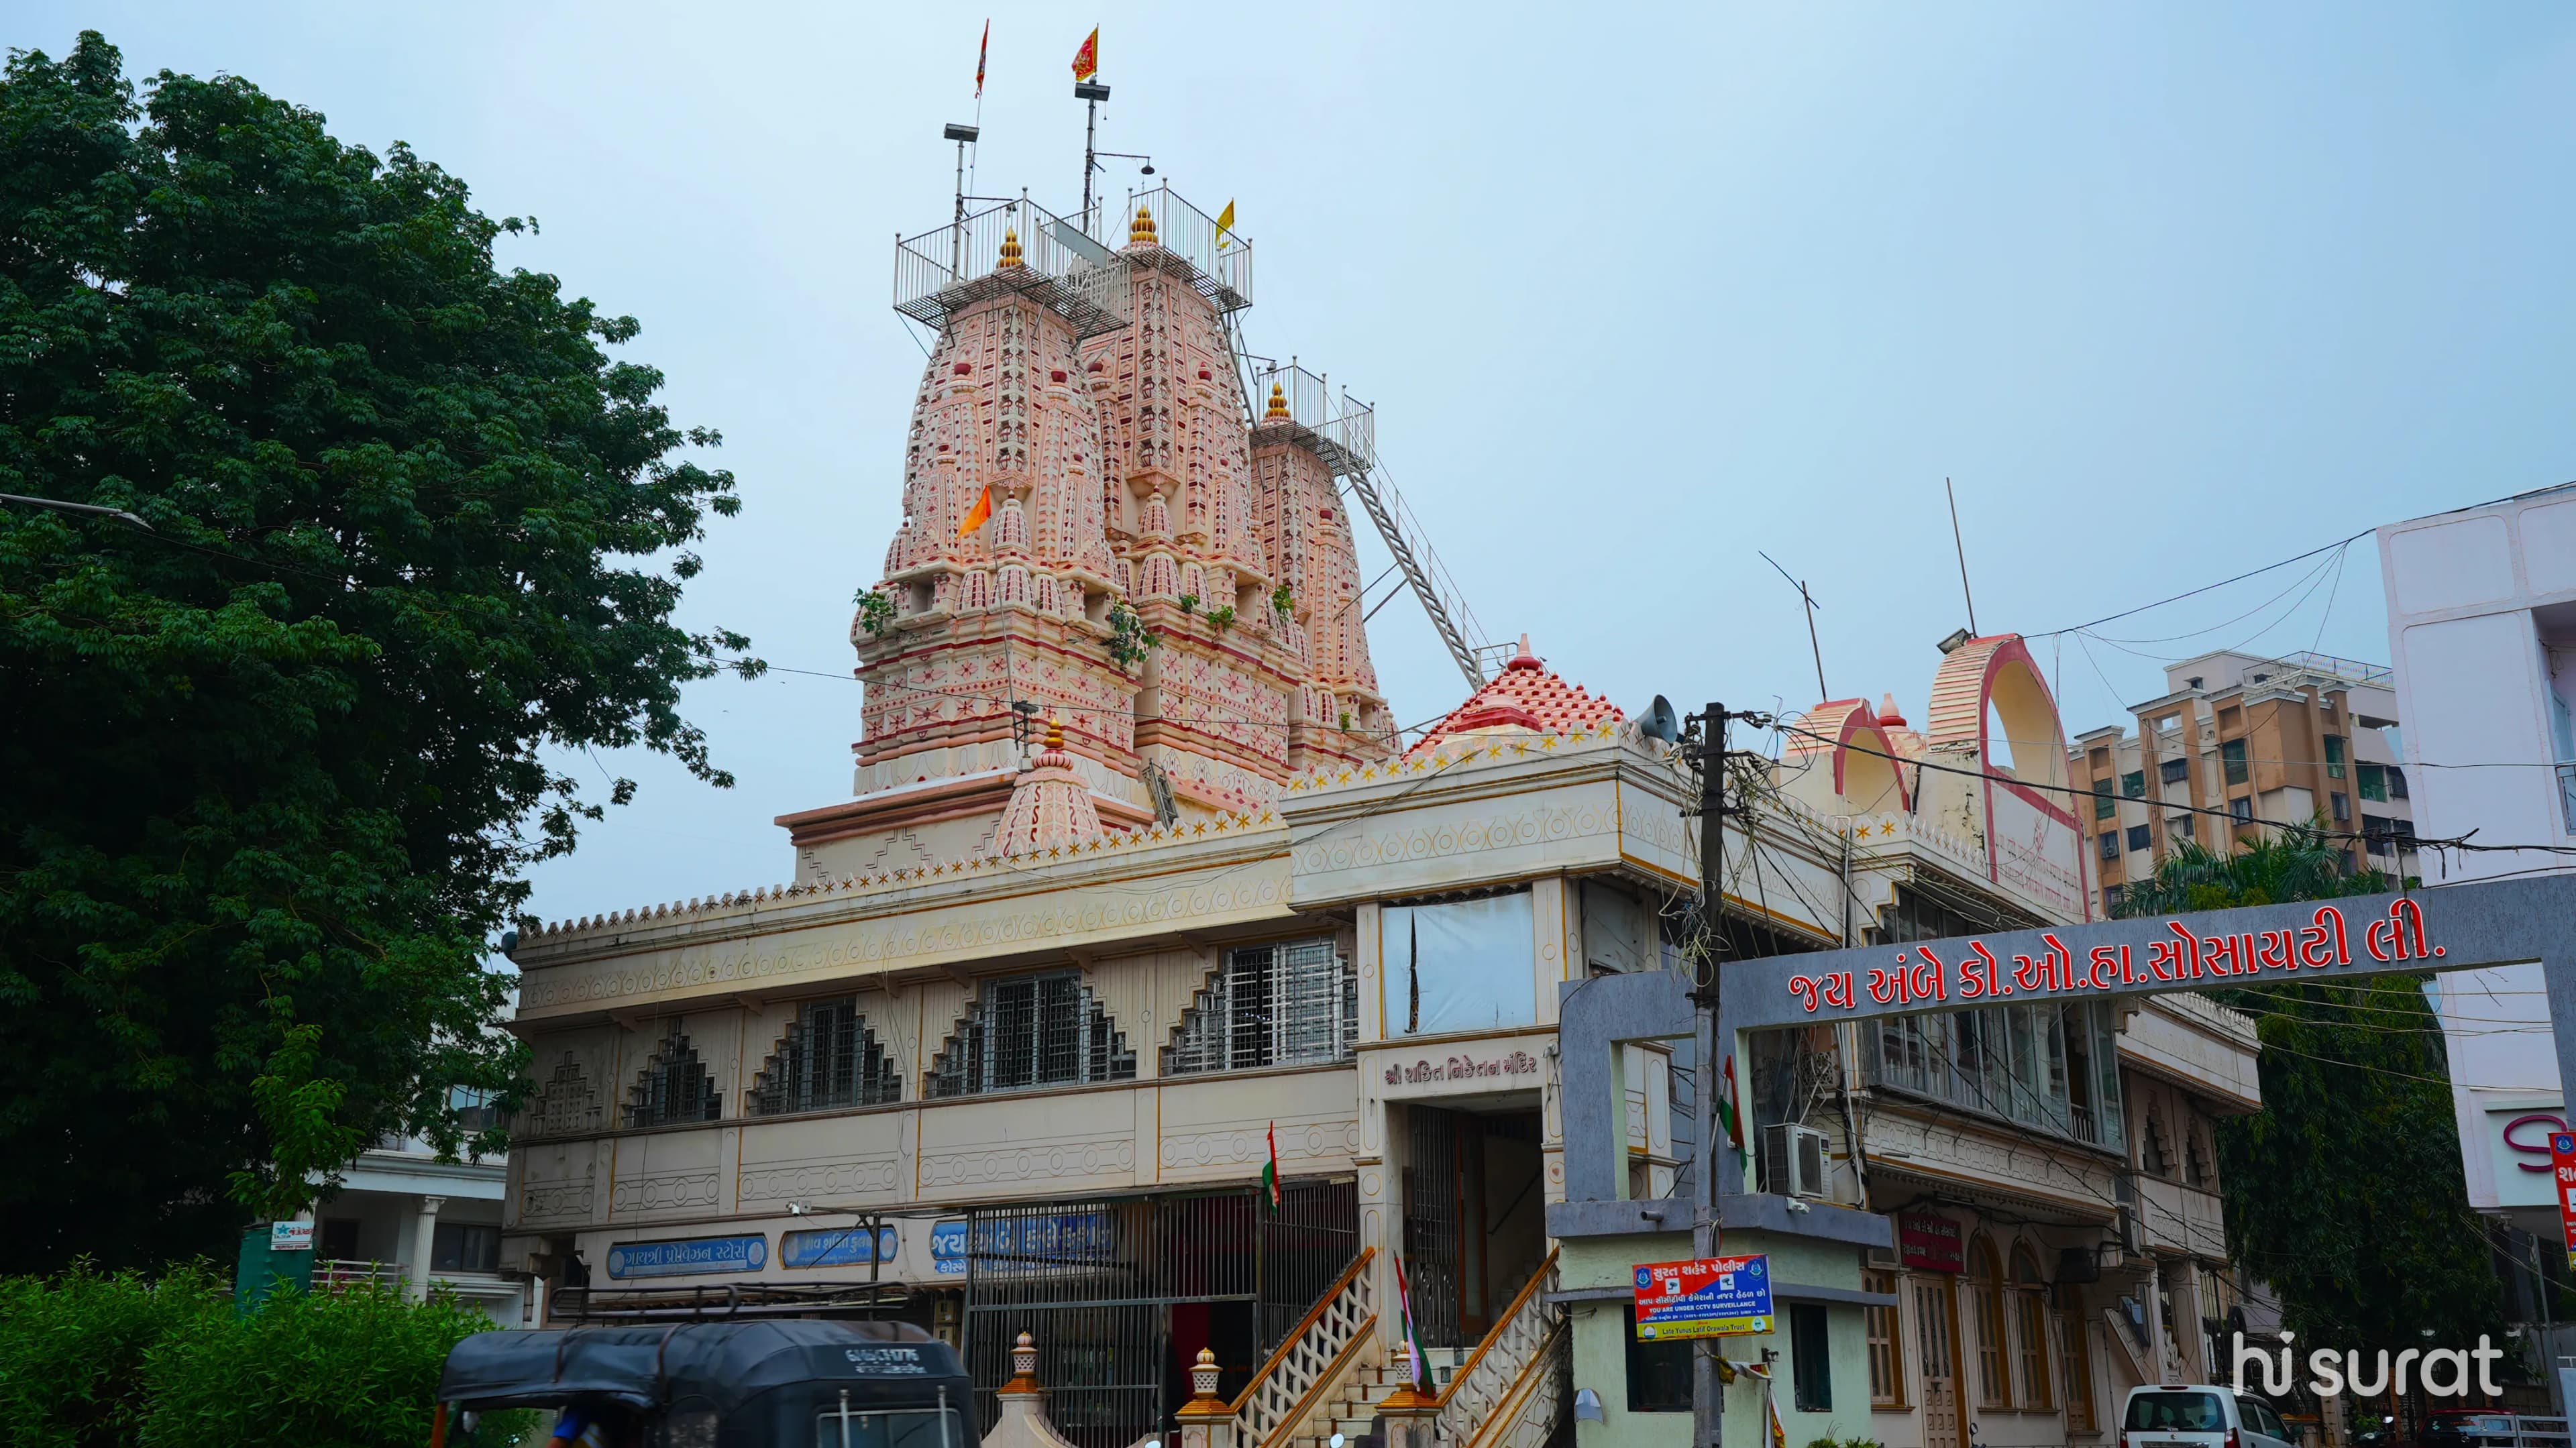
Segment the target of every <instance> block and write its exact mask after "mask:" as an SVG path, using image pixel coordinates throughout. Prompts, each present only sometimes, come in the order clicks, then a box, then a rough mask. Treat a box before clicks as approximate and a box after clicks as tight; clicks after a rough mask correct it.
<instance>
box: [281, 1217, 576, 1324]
mask: <svg viewBox="0 0 2576 1448" xmlns="http://www.w3.org/2000/svg"><path fill="white" fill-rule="evenodd" d="M496 1240H497V1238H496ZM411 1283H412V1264H410V1263H409V1262H375V1261H361V1260H359V1259H356V1258H346V1257H319V1258H316V1259H314V1263H313V1290H314V1291H316V1292H348V1291H352V1290H356V1289H361V1288H369V1287H373V1288H376V1289H379V1290H381V1291H385V1292H393V1293H402V1292H408V1291H410V1290H411ZM428 1283H429V1287H428V1290H429V1292H430V1294H431V1295H433V1296H436V1295H439V1294H442V1293H443V1294H446V1295H448V1296H452V1297H454V1298H455V1299H456V1300H457V1302H458V1303H459V1304H461V1305H463V1306H466V1307H470V1308H473V1309H474V1310H476V1311H478V1312H481V1313H483V1314H484V1315H485V1316H487V1317H490V1318H492V1319H493V1320H494V1321H496V1322H500V1323H502V1324H504V1325H505V1326H506V1325H511V1324H515V1323H516V1322H517V1321H518V1320H519V1316H520V1313H521V1310H522V1304H523V1303H524V1302H525V1301H526V1298H527V1293H528V1286H527V1283H526V1282H525V1281H524V1280H523V1279H521V1278H519V1277H516V1276H512V1275H510V1274H507V1273H503V1272H499V1271H495V1270H488V1269H464V1268H457V1267H442V1266H436V1265H433V1266H432V1267H431V1268H430V1269H429V1275H428Z"/></svg>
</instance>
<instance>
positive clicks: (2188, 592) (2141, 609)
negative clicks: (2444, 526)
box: [2022, 528, 2378, 639]
mask: <svg viewBox="0 0 2576 1448" xmlns="http://www.w3.org/2000/svg"><path fill="white" fill-rule="evenodd" d="M2376 531H2378V530H2377V529H2375V528H2364V529H2362V530H2361V531H2360V532H2358V533H2355V534H2353V535H2352V536H2351V537H2348V538H2337V539H2336V540H2335V541H2333V542H2332V543H2321V544H2319V545H2317V546H2316V547H2314V548H2311V549H2309V550H2308V551H2307V552H2305V553H2296V554H2292V555H2291V556H2290V557H2287V558H2284V559H2281V560H2280V561H2279V562H2277V563H2266V564H2264V565H2263V566H2262V567H2260V568H2255V569H2249V570H2248V571H2246V572H2243V573H2240V574H2237V575H2236V576H2235V577H2233V578H2222V579H2220V580H2219V581H2218V582H2216V583H2204V584H2202V585H2201V586H2200V587H2198V588H2192V589H2185V590H2184V591H2183V592H2181V593H2177V594H2175V595H2174V596H2172V597H2171V598H2159V599H2157V600H2156V601H2155V602H2153V603H2142V604H2139V605H2138V606H2137V607H2136V608H2124V609H2122V610H2120V611H2119V612H2118V613H2106V614H2104V615H2102V616H2101V617H2100V618H2097V619H2093V620H2091V621H2090V622H2086V623H2079V624H2075V625H2073V626H2071V627H2068V628H2061V629H2051V630H2049V632H2047V633H2039V634H2024V635H2022V637H2024V638H2026V639H2032V638H2037V639H2044V638H2051V637H2054V636H2055V635H2057V634H2062V633H2079V632H2082V631H2083V630H2086V629H2090V628H2095V627H2098V626H2100V625H2102V624H2106V623H2112V622H2115V621H2117V620H2119V619H2124V618H2128V617H2130V616H2131V615H2133V614H2141V613H2145V612H2146V611H2147V610H2148V609H2151V608H2162V607H2164V606H2165V605H2166V604H2169V603H2180V602H2182V601H2183V600H2184V599H2186V598H2196V597H2198V596H2199V595H2201V594H2204V593H2207V592H2210V591H2211V590H2212V589H2219V588H2225V587H2227V586H2228V585H2229V584H2231V583H2243V582H2244V581H2245V580H2246V579H2249V578H2256V577H2260V576H2261V575H2263V574H2266V573H2269V572H2271V571H2272V570H2274V569H2276V568H2286V567H2288V566H2289V565H2291V564H2293V563H2297V562H2299V561H2300V560H2302V559H2307V558H2314V557H2316V556H2317V555H2318V554H2320V553H2323V552H2325V551H2326V550H2327V549H2329V548H2341V547H2343V546H2344V545H2345V544H2347V543H2352V542H2356V541H2358V540H2360V539H2363V538H2367V537H2369V536H2370V535H2371V534H2372V533H2374V532H2376ZM2221 626H2222V627H2224V625H2221ZM2186 637H2187V635H2186Z"/></svg>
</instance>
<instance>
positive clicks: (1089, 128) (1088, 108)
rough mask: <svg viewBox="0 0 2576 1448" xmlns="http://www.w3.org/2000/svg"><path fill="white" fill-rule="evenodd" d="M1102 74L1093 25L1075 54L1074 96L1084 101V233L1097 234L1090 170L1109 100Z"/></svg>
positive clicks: (1095, 163)
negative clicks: (1103, 110) (1103, 105)
mask: <svg viewBox="0 0 2576 1448" xmlns="http://www.w3.org/2000/svg"><path fill="white" fill-rule="evenodd" d="M1099 74H1100V27H1099V26H1097V25H1095V26H1093V27H1091V37H1090V38H1089V39H1088V40H1085V41H1083V42H1082V48H1081V49H1080V50H1077V51H1075V52H1074V53H1073V98H1074V99H1075V100H1078V101H1080V102H1082V234H1083V235H1085V236H1093V235H1096V233H1094V232H1093V231H1092V229H1091V173H1092V171H1093V170H1094V169H1096V168H1097V167H1098V166H1099V164H1100V159H1099V155H1098V148H1099V138H1100V103H1101V102H1102V101H1105V100H1107V99H1109V87H1107V86H1105V85H1102V84H1101V83H1100V82H1099V81H1098V80H1095V79H1094V78H1093V77H1095V76H1097V75H1099Z"/></svg>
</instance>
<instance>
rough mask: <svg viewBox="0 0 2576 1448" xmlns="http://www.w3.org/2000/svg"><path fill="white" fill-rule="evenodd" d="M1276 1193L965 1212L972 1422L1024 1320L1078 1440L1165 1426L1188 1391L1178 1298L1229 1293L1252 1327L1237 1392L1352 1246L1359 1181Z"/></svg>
mask: <svg viewBox="0 0 2576 1448" xmlns="http://www.w3.org/2000/svg"><path fill="white" fill-rule="evenodd" d="M1281 1197H1282V1202H1281V1205H1280V1207H1279V1209H1278V1210H1277V1211H1275V1212H1274V1211H1272V1210H1271V1209H1270V1208H1269V1207H1268V1206H1267V1205H1266V1204H1264V1203H1263V1202H1262V1201H1261V1199H1260V1194H1259V1193H1258V1192H1257V1191H1255V1190H1249V1189H1247V1190H1235V1191H1224V1192H1208V1193H1196V1194H1191V1195H1187V1196H1173V1197H1147V1198H1128V1199H1123V1200H1090V1201H1079V1202H1053V1203H1028V1204H1022V1205H1013V1206H1007V1207H993V1208H983V1209H974V1210H970V1211H969V1212H968V1213H967V1220H966V1223H965V1227H966V1231H965V1236H964V1239H963V1240H964V1243H965V1247H966V1250H965V1252H964V1254H963V1255H964V1256H965V1259H966V1260H965V1263H964V1267H965V1272H964V1277H965V1284H964V1285H965V1295H966V1344H965V1357H966V1361H967V1367H968V1370H969V1372H970V1373H971V1375H972V1376H973V1377H974V1380H975V1382H976V1383H977V1384H978V1386H977V1388H976V1391H975V1406H976V1411H977V1414H978V1415H979V1418H980V1420H981V1426H982V1427H983V1428H984V1429H986V1430H988V1431H989V1430H990V1428H991V1427H992V1424H993V1422H994V1421H995V1418H996V1416H997V1408H998V1403H997V1401H996V1399H995V1397H994V1391H993V1387H992V1386H985V1385H988V1384H989V1385H998V1384H1000V1383H1001V1382H1002V1380H1003V1379H1005V1378H1007V1377H1009V1376H1010V1374H1011V1367H1010V1352H1011V1347H1012V1344H1013V1342H1014V1341H1015V1340H1016V1338H1017V1337H1018V1335H1019V1334H1020V1333H1022V1332H1027V1333H1029V1334H1031V1335H1032V1336H1033V1337H1035V1339H1036V1340H1037V1348H1038V1377H1039V1378H1040V1380H1041V1381H1043V1382H1045V1384H1046V1385H1047V1390H1048V1393H1049V1402H1048V1416H1049V1417H1050V1418H1051V1419H1052V1420H1053V1422H1054V1424H1055V1426H1056V1428H1057V1430H1058V1431H1060V1432H1062V1433H1063V1434H1064V1436H1065V1437H1066V1438H1068V1439H1070V1440H1072V1442H1073V1443H1074V1444H1075V1445H1077V1448H1126V1445H1128V1444H1131V1443H1134V1442H1136V1441H1137V1440H1138V1439H1140V1438H1142V1437H1145V1436H1147V1435H1149V1434H1153V1433H1156V1432H1158V1431H1159V1430H1161V1429H1163V1428H1165V1427H1167V1426H1168V1425H1169V1422H1170V1416H1171V1413H1172V1412H1173V1410H1175V1409H1177V1408H1178V1407H1179V1406H1180V1405H1181V1402H1182V1401H1183V1400H1185V1399H1186V1398H1187V1397H1188V1395H1189V1384H1188V1382H1187V1380H1186V1379H1185V1378H1181V1377H1178V1376H1177V1375H1176V1374H1175V1373H1174V1372H1172V1371H1171V1368H1172V1367H1173V1364H1172V1363H1171V1330H1172V1308H1173V1307H1174V1305H1176V1304H1180V1303H1207V1304H1226V1305H1227V1306H1225V1307H1223V1308H1221V1309H1220V1310H1221V1311H1224V1312H1226V1313H1229V1314H1239V1315H1240V1316H1239V1317H1237V1319H1236V1320H1237V1321H1241V1322H1244V1323H1245V1324H1246V1330H1247V1331H1248V1332H1250V1333H1252V1334H1253V1335H1254V1337H1255V1341H1254V1343H1253V1344H1252V1347H1253V1348H1254V1351H1253V1352H1252V1353H1251V1354H1249V1356H1248V1358H1247V1360H1246V1361H1244V1362H1243V1363H1241V1364H1235V1363H1229V1364H1228V1365H1227V1372H1226V1375H1225V1376H1224V1377H1222V1378H1220V1379H1219V1380H1218V1384H1217V1391H1218V1395H1219V1396H1221V1397H1224V1398H1227V1399H1229V1400H1230V1399H1232V1398H1233V1397H1234V1396H1235V1395H1236V1394H1238V1393H1240V1392H1241V1391H1242V1390H1243V1387H1244V1385H1245V1381H1246V1379H1247V1378H1248V1377H1249V1375H1250V1370H1251V1365H1252V1363H1254V1362H1257V1361H1259V1360H1260V1358H1261V1357H1263V1356H1266V1355H1267V1354H1268V1353H1269V1352H1270V1350H1271V1349H1272V1348H1274V1347H1275V1346H1277V1344H1278V1342H1279V1339H1280V1338H1281V1336H1283V1335H1284V1334H1285V1333H1287V1332H1288V1331H1289V1330H1290V1329H1292V1328H1294V1327H1295V1326H1296V1325H1297V1324H1298V1323H1300V1322H1302V1321H1303V1320H1304V1319H1305V1316H1306V1312H1307V1310H1308V1309H1309V1308H1310V1307H1312V1306H1313V1304H1314V1302H1315V1300H1316V1299H1317V1298H1318V1297H1320V1296H1321V1295H1322V1294H1323V1291H1324V1289H1325V1288H1327V1287H1329V1286H1331V1285H1332V1284H1333V1282H1334V1281H1335V1279H1337V1278H1339V1277H1340V1276H1341V1274H1342V1272H1343V1270H1344V1269H1345V1268H1347V1267H1349V1265H1350V1263H1351V1259H1352V1258H1353V1257H1354V1256H1356V1255H1358V1252H1359V1193H1358V1187H1357V1185H1356V1184H1355V1183H1354V1182H1352V1181H1350V1180H1349V1179H1347V1178H1345V1179H1342V1180H1337V1181H1318V1180H1311V1179H1310V1180H1305V1181H1295V1182H1289V1183H1285V1184H1284V1185H1283V1186H1282V1188H1281Z"/></svg>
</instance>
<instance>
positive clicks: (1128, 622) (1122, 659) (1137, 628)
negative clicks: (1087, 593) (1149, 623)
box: [1109, 599, 1163, 669]
mask: <svg viewBox="0 0 2576 1448" xmlns="http://www.w3.org/2000/svg"><path fill="white" fill-rule="evenodd" d="M1162 646H1163V641H1162V640H1161V639H1159V638H1157V637H1155V636H1154V631H1153V630H1152V629H1150V628H1148V627H1146V626H1145V620H1143V619H1142V618H1139V617H1137V615H1136V610H1135V608H1134V607H1133V606H1132V605H1130V604H1129V603H1128V602H1127V601H1126V600H1125V599H1120V600H1118V601H1117V602H1115V603H1112V604H1111V605H1109V660H1110V662H1112V663H1114V664H1116V665H1117V666H1118V667H1120V668H1122V669H1132V668H1134V667H1136V666H1137V665H1138V664H1141V663H1143V662H1145V651H1146V650H1147V649H1158V648H1161V647H1162Z"/></svg>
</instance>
